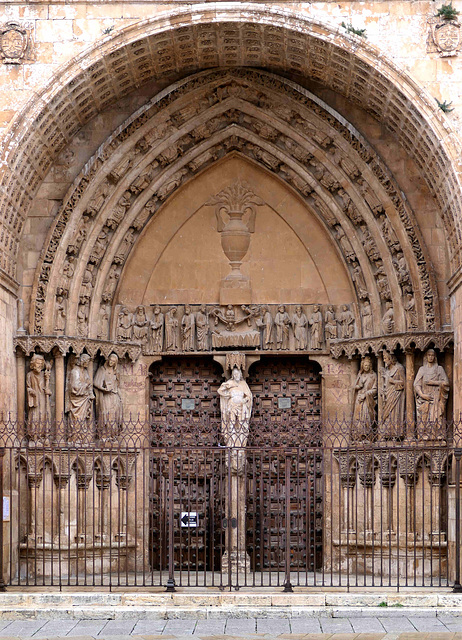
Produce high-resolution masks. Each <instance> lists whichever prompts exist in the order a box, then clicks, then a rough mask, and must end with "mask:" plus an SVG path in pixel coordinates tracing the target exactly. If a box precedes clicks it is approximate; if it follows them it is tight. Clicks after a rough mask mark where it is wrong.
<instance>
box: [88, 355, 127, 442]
mask: <svg viewBox="0 0 462 640" xmlns="http://www.w3.org/2000/svg"><path fill="white" fill-rule="evenodd" d="M118 363H119V358H118V357H117V355H116V354H115V353H111V355H110V356H109V358H108V359H107V360H106V362H105V363H104V364H103V365H101V366H100V367H99V369H98V370H97V372H96V374H95V380H94V383H93V386H94V388H95V391H96V414H97V419H98V421H99V423H100V424H101V425H102V427H103V433H104V435H106V436H109V437H115V436H116V435H118V434H119V429H120V425H121V424H122V398H121V397H120V393H119V373H118V371H117V365H118Z"/></svg>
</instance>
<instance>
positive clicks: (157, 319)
mask: <svg viewBox="0 0 462 640" xmlns="http://www.w3.org/2000/svg"><path fill="white" fill-rule="evenodd" d="M151 331H152V350H153V351H154V353H158V352H159V351H162V349H163V346H164V314H163V313H162V311H161V310H160V307H159V305H156V306H155V307H154V313H153V315H152V320H151Z"/></svg>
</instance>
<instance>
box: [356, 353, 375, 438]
mask: <svg viewBox="0 0 462 640" xmlns="http://www.w3.org/2000/svg"><path fill="white" fill-rule="evenodd" d="M354 390H355V402H354V410H353V420H354V423H355V424H354V428H353V435H354V437H355V438H356V439H364V438H370V437H371V431H370V428H371V425H372V424H373V422H374V420H375V404H376V399H377V374H376V373H375V372H374V371H373V370H372V361H371V359H370V358H369V356H366V357H364V358H363V359H362V360H361V366H360V369H359V373H358V376H357V378H356V382H355V386H354Z"/></svg>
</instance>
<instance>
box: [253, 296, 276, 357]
mask: <svg viewBox="0 0 462 640" xmlns="http://www.w3.org/2000/svg"><path fill="white" fill-rule="evenodd" d="M256 324H257V327H258V328H259V329H262V334H263V335H262V343H263V345H262V346H263V349H271V347H272V342H273V341H272V337H273V335H272V334H273V318H272V316H271V313H270V311H269V309H268V307H266V306H263V307H262V308H261V314H260V317H259V318H257V320H256Z"/></svg>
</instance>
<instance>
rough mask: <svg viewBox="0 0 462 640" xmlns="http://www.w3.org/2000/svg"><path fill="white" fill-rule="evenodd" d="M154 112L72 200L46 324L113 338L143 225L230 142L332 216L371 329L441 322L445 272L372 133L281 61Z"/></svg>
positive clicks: (128, 132)
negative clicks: (279, 70)
mask: <svg viewBox="0 0 462 640" xmlns="http://www.w3.org/2000/svg"><path fill="white" fill-rule="evenodd" d="M192 88H194V90H195V91H197V100H196V101H195V102H194V104H193V105H191V103H190V100H189V99H188V95H189V92H190V91H191V89H192ZM281 96H284V99H282V98H281ZM212 106H213V111H211V107H212ZM142 111H143V112H142V114H140V115H139V117H138V118H135V119H134V120H131V121H130V123H129V124H127V125H126V126H123V127H122V128H121V130H120V132H117V134H114V135H113V136H111V138H109V139H108V141H107V142H106V143H105V144H104V145H103V146H102V147H101V148H100V150H99V152H98V155H97V156H95V157H94V158H93V160H92V161H90V162H89V163H88V164H87V165H86V168H85V174H84V175H82V176H81V177H80V178H79V179H78V180H77V181H76V183H75V184H76V185H77V186H76V187H75V188H73V190H72V191H71V192H70V193H69V194H68V197H67V198H66V199H65V202H64V205H63V209H62V211H61V213H60V214H59V215H58V216H57V221H56V224H55V227H54V229H53V231H52V234H51V239H50V243H49V246H48V248H47V249H46V251H45V252H44V259H43V262H42V263H41V265H40V266H39V268H38V269H39V271H38V273H37V280H36V285H35V288H34V294H35V295H34V296H33V300H34V304H33V305H32V308H31V318H30V321H31V326H32V327H33V332H34V333H35V334H36V335H37V334H48V335H49V334H50V333H52V332H53V331H56V332H57V333H59V332H65V333H70V334H72V335H78V336H80V337H88V336H91V337H92V338H96V337H101V338H103V339H104V338H107V337H108V325H109V323H110V322H111V323H113V322H114V317H113V314H114V304H117V302H118V300H117V290H118V287H119V284H120V278H121V274H122V271H123V268H124V265H125V264H126V261H127V258H128V256H129V255H130V253H131V251H132V250H133V247H134V246H135V245H136V242H137V239H138V237H139V235H140V234H141V232H142V231H143V229H145V228H146V225H147V224H149V222H150V220H151V219H152V217H153V216H154V215H155V214H156V212H157V210H158V209H159V207H160V206H162V204H163V203H164V202H165V200H166V199H167V198H169V197H170V196H171V195H173V193H175V191H176V190H177V189H179V188H180V187H182V186H183V185H185V184H186V183H187V182H188V181H190V180H192V179H193V178H194V177H195V175H196V173H197V172H199V171H203V170H204V169H206V168H207V167H209V166H211V164H212V163H214V162H216V160H219V159H220V158H223V157H225V156H226V155H227V154H229V153H231V152H233V153H239V154H242V155H243V156H245V157H246V158H249V159H250V160H251V161H252V162H255V163H257V164H259V165H261V166H262V167H264V168H265V170H267V171H270V172H271V173H272V174H273V175H274V176H275V177H278V179H281V180H283V181H284V182H286V183H287V184H288V185H290V187H291V188H293V189H294V190H295V191H296V192H297V193H298V194H299V195H300V197H301V198H302V199H303V201H304V202H305V203H306V205H307V208H308V210H310V211H312V212H314V215H316V216H317V217H318V218H319V219H320V220H321V221H322V222H323V223H324V224H325V227H326V229H327V231H328V232H329V233H331V235H332V239H333V242H334V243H335V245H336V246H337V248H338V251H339V253H340V254H341V255H342V256H343V258H344V260H345V265H346V268H347V270H348V272H349V274H350V278H351V281H352V283H353V286H354V289H355V295H356V298H357V304H358V306H359V307H360V316H361V318H360V321H359V320H358V327H359V325H361V327H360V332H361V334H362V335H363V336H368V335H373V334H374V333H375V332H376V331H377V328H378V327H379V326H382V325H383V324H386V326H387V327H391V328H392V329H393V331H394V332H400V331H405V330H406V329H413V328H418V329H422V330H424V329H426V330H433V329H435V328H437V327H438V325H439V305H438V296H437V293H436V285H435V282H434V277H433V275H432V270H431V269H430V268H429V267H428V260H427V256H426V250H425V246H424V244H423V242H422V240H421V238H420V236H419V233H418V231H417V229H416V226H415V224H414V216H413V214H412V212H411V211H410V210H409V206H408V204H407V203H405V202H404V200H403V199H402V197H401V195H400V192H399V189H398V188H397V187H396V185H395V184H394V181H393V179H392V178H391V176H390V174H389V172H388V171H387V169H386V167H385V166H384V165H383V163H382V161H381V160H380V159H379V158H378V156H377V155H376V154H375V152H374V151H373V150H372V148H371V147H370V146H368V145H367V143H366V142H365V140H364V139H363V138H362V137H361V135H360V134H359V133H358V132H356V131H354V130H352V129H351V127H350V128H347V127H345V125H344V124H343V123H342V122H341V120H340V119H336V118H335V117H334V116H333V115H332V113H331V112H328V111H326V110H325V109H324V107H323V105H322V103H321V102H320V101H319V99H317V98H315V97H314V96H311V95H310V94H308V93H307V92H304V91H301V90H300V89H299V88H298V87H296V86H295V85H292V84H291V83H290V82H288V81H282V80H281V79H279V78H275V77H273V76H271V74H265V73H258V74H257V73H255V72H253V71H251V70H239V71H238V70H235V71H213V72H209V73H206V74H201V75H199V76H197V77H195V78H193V79H189V80H185V81H183V82H181V83H179V84H178V85H176V86H175V87H174V88H173V89H172V91H171V92H170V93H169V94H168V95H167V96H165V97H162V98H161V99H159V100H158V101H155V102H154V103H152V104H151V103H150V104H149V106H147V107H146V108H145V109H143V110H142ZM59 247H62V248H63V249H64V251H63V252H60V253H59V254H57V250H58V248H59ZM58 255H59V257H58V258H57V256H58ZM82 256H85V264H83V263H82ZM56 258H57V259H56ZM57 304H58V305H59V307H60V308H59V310H57V309H56V305H57ZM390 309H392V312H393V318H391V317H390V316H391V313H388V316H387V318H385V320H384V316H385V314H386V313H387V311H389V310H390ZM52 318H53V320H52ZM391 321H393V324H392V322H391ZM52 323H53V326H51V324H52ZM63 325H65V330H64V331H63Z"/></svg>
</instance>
